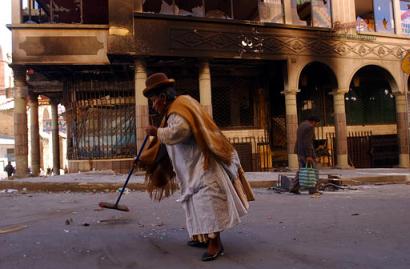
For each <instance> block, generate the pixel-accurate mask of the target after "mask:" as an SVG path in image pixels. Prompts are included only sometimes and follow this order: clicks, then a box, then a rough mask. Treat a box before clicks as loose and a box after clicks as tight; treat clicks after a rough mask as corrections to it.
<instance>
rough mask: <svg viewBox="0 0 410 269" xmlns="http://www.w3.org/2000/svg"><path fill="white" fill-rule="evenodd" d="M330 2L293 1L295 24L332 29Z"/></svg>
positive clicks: (323, 0)
mask: <svg viewBox="0 0 410 269" xmlns="http://www.w3.org/2000/svg"><path fill="white" fill-rule="evenodd" d="M330 4H331V3H330V0H292V19H293V24H297V25H305V26H313V27H324V28H330V27H331V26H332V19H331V5H330Z"/></svg>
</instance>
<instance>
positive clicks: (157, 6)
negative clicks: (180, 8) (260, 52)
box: [142, 0, 174, 15]
mask: <svg viewBox="0 0 410 269" xmlns="http://www.w3.org/2000/svg"><path fill="white" fill-rule="evenodd" d="M142 8H143V10H144V12H148V13H159V14H171V15H172V14H174V1H173V0H144V2H143V5H142Z"/></svg>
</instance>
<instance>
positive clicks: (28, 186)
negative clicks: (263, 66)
mask: <svg viewBox="0 0 410 269" xmlns="http://www.w3.org/2000/svg"><path fill="white" fill-rule="evenodd" d="M338 180H340V182H341V184H342V185H348V186H359V185H385V184H410V175H409V176H407V175H394V176H372V177H351V178H345V179H338ZM249 183H250V185H251V187H252V188H254V189H267V188H270V187H273V186H276V185H277V180H276V179H272V180H266V179H265V180H252V181H249ZM122 186H123V182H120V183H109V182H108V183H87V182H28V181H17V180H4V181H0V190H2V189H15V190H18V191H30V192H67V191H71V192H113V191H116V190H117V189H118V188H121V187H122ZM127 188H128V189H130V190H132V191H145V184H144V183H141V182H137V183H135V182H134V183H128V185H127Z"/></svg>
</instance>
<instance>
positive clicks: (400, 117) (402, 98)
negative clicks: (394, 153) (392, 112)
mask: <svg viewBox="0 0 410 269" xmlns="http://www.w3.org/2000/svg"><path fill="white" fill-rule="evenodd" d="M395 97H396V117H397V135H398V137H399V147H400V162H399V166H400V167H401V168H408V167H409V133H408V128H409V123H408V118H407V98H406V94H402V93H397V94H396V96H395Z"/></svg>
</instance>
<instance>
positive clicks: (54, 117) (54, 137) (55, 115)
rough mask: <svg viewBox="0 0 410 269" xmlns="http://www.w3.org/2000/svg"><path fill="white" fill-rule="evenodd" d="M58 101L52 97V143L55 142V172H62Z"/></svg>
mask: <svg viewBox="0 0 410 269" xmlns="http://www.w3.org/2000/svg"><path fill="white" fill-rule="evenodd" d="M58 103H59V101H58V100H57V99H51V100H50V105H51V143H52V144H53V172H54V175H59V174H60V136H59V130H58Z"/></svg>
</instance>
